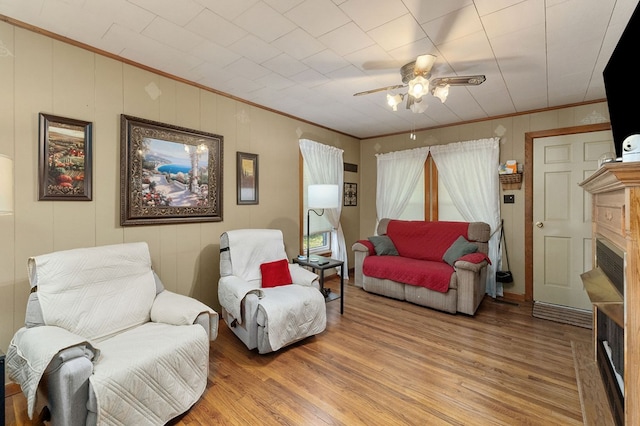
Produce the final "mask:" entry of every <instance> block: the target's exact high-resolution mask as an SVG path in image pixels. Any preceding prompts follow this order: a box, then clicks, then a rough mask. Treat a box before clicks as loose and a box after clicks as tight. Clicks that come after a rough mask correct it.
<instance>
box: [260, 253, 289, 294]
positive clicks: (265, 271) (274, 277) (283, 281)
mask: <svg viewBox="0 0 640 426" xmlns="http://www.w3.org/2000/svg"><path fill="white" fill-rule="evenodd" d="M260 272H261V273H262V287H263V288H264V287H276V286H279V285H287V284H292V283H293V280H292V279H291V272H289V262H288V261H287V259H282V260H276V261H274V262H267V263H263V264H262V265H260Z"/></svg>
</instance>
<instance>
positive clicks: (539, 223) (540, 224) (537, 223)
mask: <svg viewBox="0 0 640 426" xmlns="http://www.w3.org/2000/svg"><path fill="white" fill-rule="evenodd" d="M536 226H537V227H538V228H542V227H543V226H544V224H543V223H542V222H536Z"/></svg>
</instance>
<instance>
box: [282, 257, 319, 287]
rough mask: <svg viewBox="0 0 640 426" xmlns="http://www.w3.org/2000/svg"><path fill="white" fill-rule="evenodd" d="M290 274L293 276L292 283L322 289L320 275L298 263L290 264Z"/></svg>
mask: <svg viewBox="0 0 640 426" xmlns="http://www.w3.org/2000/svg"><path fill="white" fill-rule="evenodd" d="M289 273H290V274H291V281H292V282H293V284H300V285H306V286H310V287H315V288H320V284H319V283H318V274H315V273H313V272H311V271H309V270H308V269H305V268H303V267H302V266H300V265H298V264H297V263H290V264H289Z"/></svg>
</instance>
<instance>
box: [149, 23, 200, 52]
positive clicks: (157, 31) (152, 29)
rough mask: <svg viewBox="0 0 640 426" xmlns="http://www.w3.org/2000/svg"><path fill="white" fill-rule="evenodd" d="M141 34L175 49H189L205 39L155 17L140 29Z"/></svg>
mask: <svg viewBox="0 0 640 426" xmlns="http://www.w3.org/2000/svg"><path fill="white" fill-rule="evenodd" d="M142 35H144V36H146V37H150V38H152V39H154V40H157V41H159V42H161V43H163V44H166V45H168V46H171V47H173V48H176V49H183V50H186V51H190V50H191V49H193V48H194V47H195V46H197V45H199V44H200V43H202V42H204V41H205V39H204V38H202V37H201V36H199V35H198V34H194V33H192V32H190V31H187V30H185V29H184V28H182V27H180V26H178V25H176V24H174V23H173V22H169V21H167V20H165V19H164V18H161V17H157V18H156V19H154V20H153V22H151V24H149V25H148V26H147V28H145V29H144V31H142Z"/></svg>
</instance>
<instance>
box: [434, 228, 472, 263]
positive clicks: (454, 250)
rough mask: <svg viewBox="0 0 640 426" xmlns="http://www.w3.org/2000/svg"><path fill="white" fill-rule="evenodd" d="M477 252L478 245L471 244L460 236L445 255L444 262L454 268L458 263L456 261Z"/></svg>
mask: <svg viewBox="0 0 640 426" xmlns="http://www.w3.org/2000/svg"><path fill="white" fill-rule="evenodd" d="M477 251H478V246H477V245H475V244H473V243H470V242H469V241H467V239H466V238H465V237H463V236H462V235H460V236H459V237H458V239H457V240H455V241H454V242H453V244H451V247H449V248H448V249H447V251H446V252H445V253H444V256H442V260H444V261H445V262H447V263H448V264H449V265H451V266H453V264H454V263H456V260H458V259H460V258H461V257H462V256H464V255H465V254H469V253H475V252H477Z"/></svg>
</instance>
